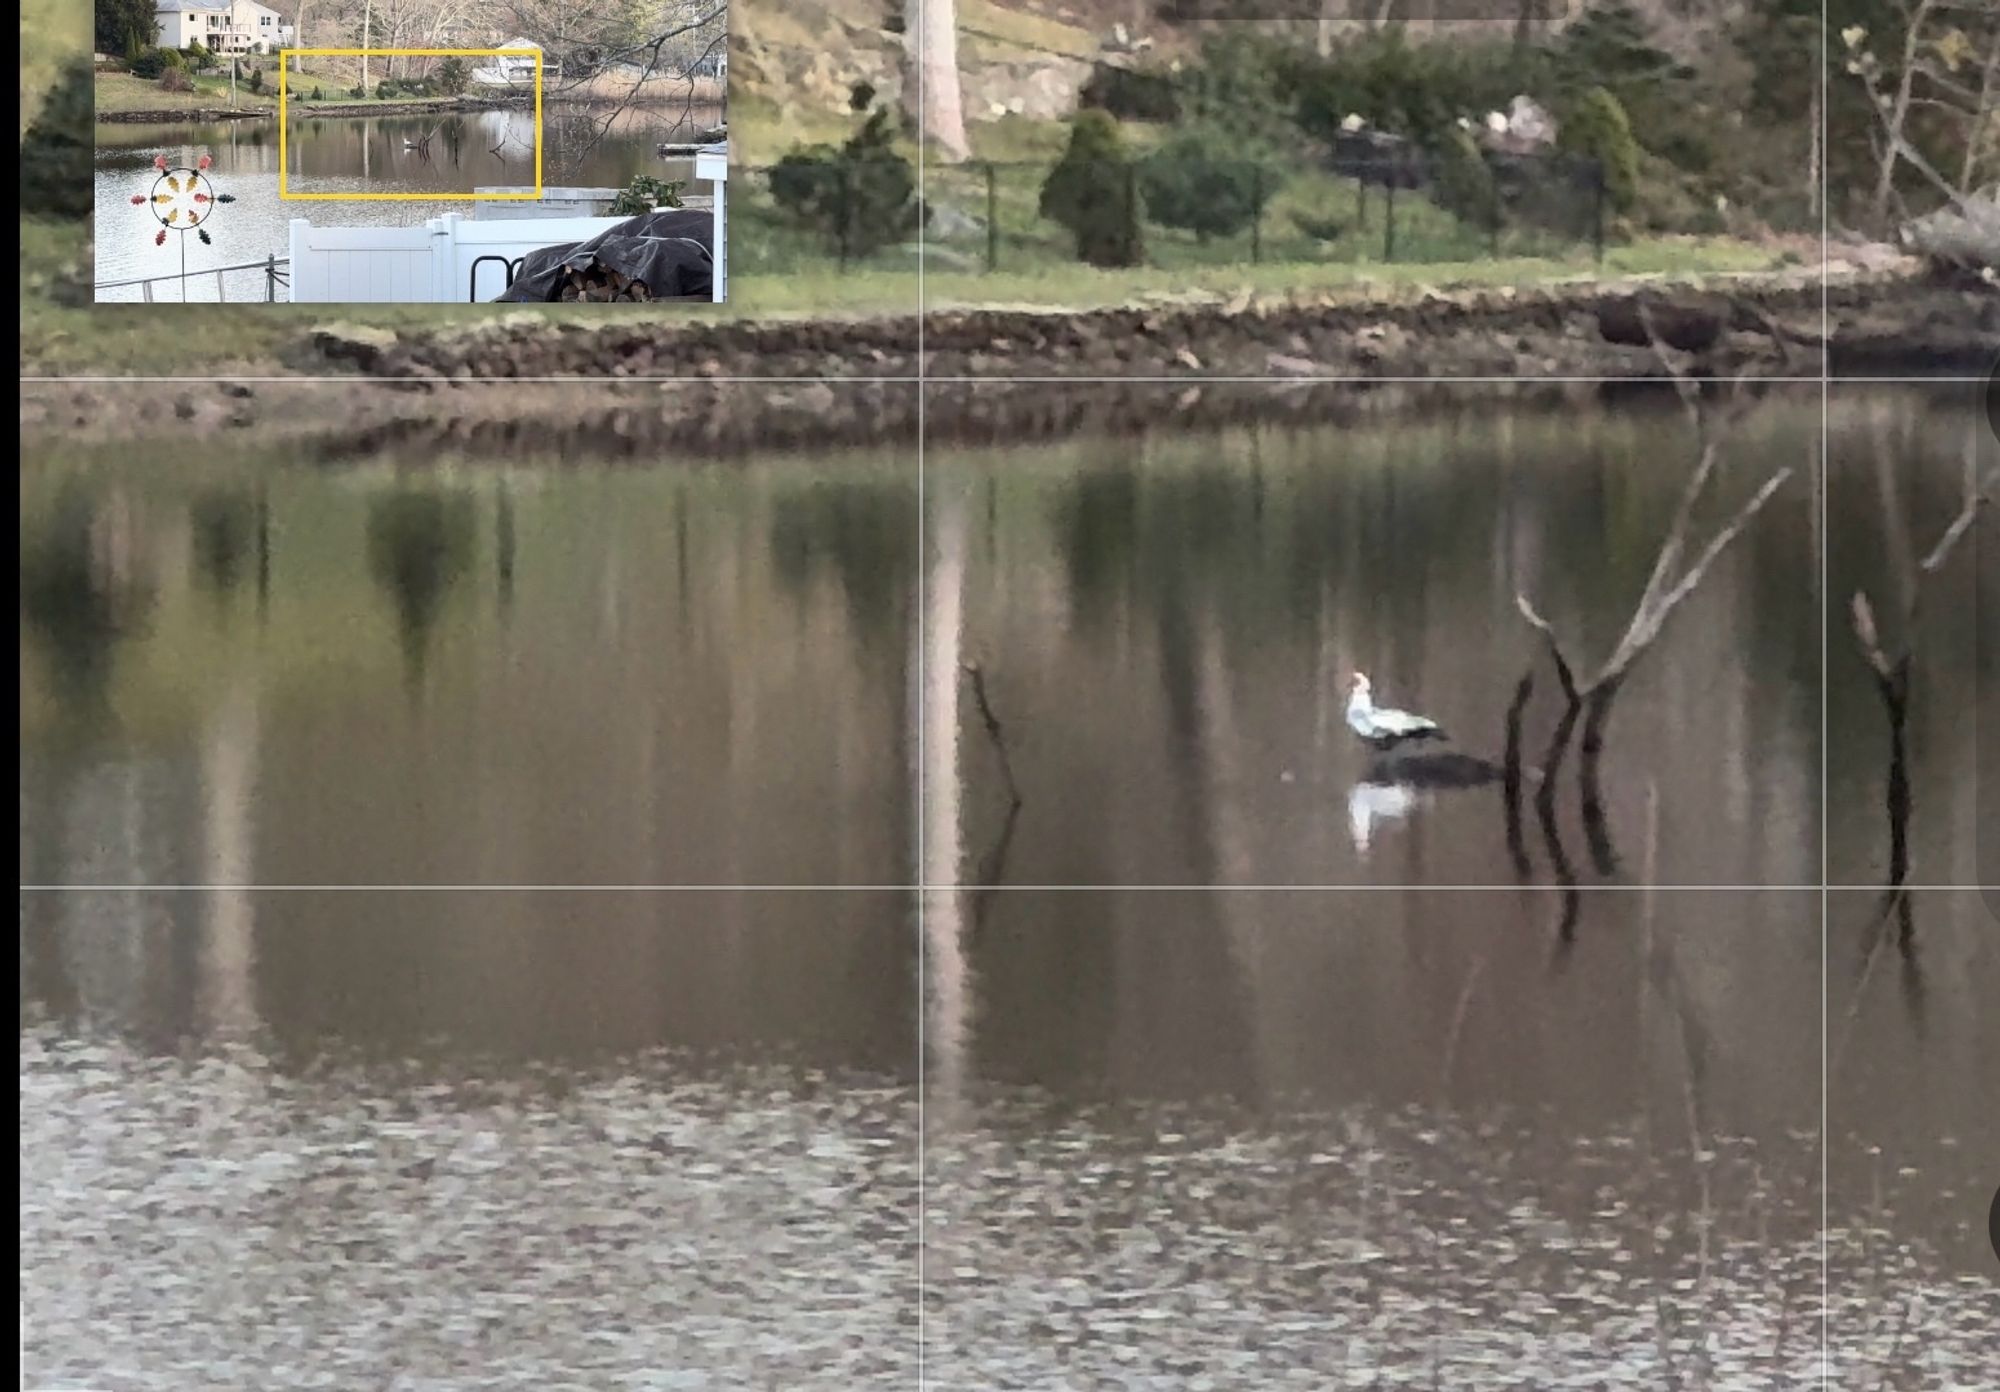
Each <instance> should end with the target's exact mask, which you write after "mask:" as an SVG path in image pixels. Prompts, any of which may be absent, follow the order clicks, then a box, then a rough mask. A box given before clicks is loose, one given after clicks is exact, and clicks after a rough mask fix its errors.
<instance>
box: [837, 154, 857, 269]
mask: <svg viewBox="0 0 2000 1392" xmlns="http://www.w3.org/2000/svg"><path fill="white" fill-rule="evenodd" d="M834 171H835V172H836V173H837V174H838V175H839V176H840V198H839V216H840V235H839V238H838V242H839V247H840V273H841V274H842V275H846V274H847V224H848V221H849V219H850V218H852V217H853V215H854V209H853V189H852V187H851V185H850V183H849V181H848V177H847V164H846V161H844V160H843V161H842V162H841V163H839V164H837V165H835V166H834Z"/></svg>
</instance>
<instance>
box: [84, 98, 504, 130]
mask: <svg viewBox="0 0 2000 1392" xmlns="http://www.w3.org/2000/svg"><path fill="white" fill-rule="evenodd" d="M519 104H520V103H518V102H513V101H507V100H503V99H500V98H493V97H456V98H450V97H440V98H427V99H419V100H413V101H386V102H384V101H374V102H360V101H345V102H331V101H329V102H308V101H301V100H299V99H298V98H297V97H293V98H292V99H291V100H290V101H288V102H287V103H286V106H287V108H288V114H290V115H291V116H292V117H293V118H294V119H305V118H310V117H320V116H423V115H428V114H430V113H432V112H439V111H446V112H449V111H499V110H502V109H503V108H505V107H508V106H514V105H519ZM277 115H278V108H277V107H276V106H263V107H254V108H245V107H221V106H219V107H179V108H175V109H169V110H153V111H106V112H101V113H99V115H98V117H97V119H98V120H100V121H104V122H113V123H123V124H128V125H131V124H146V125H170V124H174V123H176V122H187V123H188V124H191V125H192V124H199V123H202V122H206V121H264V120H274V119H276V117H277Z"/></svg>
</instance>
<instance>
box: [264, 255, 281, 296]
mask: <svg viewBox="0 0 2000 1392" xmlns="http://www.w3.org/2000/svg"><path fill="white" fill-rule="evenodd" d="M277 302H278V253H277V252H275V251H273V252H270V253H268V254H267V255H266V256H265V257H264V303H265V304H276V303H277Z"/></svg>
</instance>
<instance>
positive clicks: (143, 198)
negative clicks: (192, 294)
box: [132, 155, 236, 301]
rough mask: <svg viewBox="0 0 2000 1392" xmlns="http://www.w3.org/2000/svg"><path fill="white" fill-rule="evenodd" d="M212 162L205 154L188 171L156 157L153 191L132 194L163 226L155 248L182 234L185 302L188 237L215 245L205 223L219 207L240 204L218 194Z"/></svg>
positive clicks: (182, 279) (183, 295) (155, 237)
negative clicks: (210, 171) (172, 234)
mask: <svg viewBox="0 0 2000 1392" xmlns="http://www.w3.org/2000/svg"><path fill="white" fill-rule="evenodd" d="M210 163H211V161H210V160H209V157H208V156H207V155H203V156H202V157H201V158H200V159H198V160H196V161H195V166H194V168H192V169H188V168H185V167H180V166H175V165H170V164H169V163H167V157H166V156H165V155H155V156H154V157H153V168H154V169H155V170H156V171H157V173H156V175H155V176H154V179H153V187H152V190H151V191H150V192H148V193H135V194H133V195H132V202H133V203H135V204H143V205H145V206H146V207H148V208H150V209H151V210H152V214H153V220H154V221H156V222H158V223H159V224H160V230H159V231H158V232H156V233H154V234H153V245H154V246H165V245H166V244H167V233H169V232H178V233H179V234H180V244H181V299H182V300H183V301H185V300H186V299H187V234H188V233H190V232H192V233H194V234H195V235H196V236H197V237H199V238H201V241H202V245H203V246H210V245H213V243H214V241H215V239H214V238H213V237H211V236H209V235H208V228H207V227H205V226H203V225H202V224H204V223H206V222H208V221H209V220H210V219H211V218H213V217H214V216H215V209H216V207H217V205H218V204H222V203H233V202H235V201H236V200H235V198H234V197H233V196H232V195H230V194H227V193H217V192H216V191H215V185H214V184H212V183H210V182H209V178H208V166H209V164H210Z"/></svg>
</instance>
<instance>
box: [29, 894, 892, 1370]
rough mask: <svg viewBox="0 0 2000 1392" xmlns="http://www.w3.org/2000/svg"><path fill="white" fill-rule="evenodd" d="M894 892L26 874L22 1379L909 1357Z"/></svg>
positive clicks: (755, 1364)
mask: <svg viewBox="0 0 2000 1392" xmlns="http://www.w3.org/2000/svg"><path fill="white" fill-rule="evenodd" d="M914 917H915V915H914V912H913V905H912V901H911V900H910V898H909V896H907V895H904V894H901V893H886V894H885V893H875V892H860V893H832V894H825V893H795V892H775V893H771V892H765V893H750V894H742V893H735V894H710V893H701V892H687V893H665V894H662V893H642V894H633V893H602V894H600V893H559V894H536V893H509V894H494V893H487V892H480V891H474V892H448V893H443V892H441V893H429V892H422V891H418V892H387V893H368V892H362V893H351V892H302V893H283V892H278V893H272V892H251V891H236V890H225V891H214V892H173V891H164V892H160V891H154V892H145V893H132V892H127V891H65V892H57V893H43V894H35V893H28V894H23V895H22V898H21V950H22V958H21V964H22V965H21V970H22V993H21V1095H22V1098H23V1116H22V1130H21V1285H22V1295H21V1360H22V1363H21V1366H22V1377H23V1381H24V1383H25V1384H26V1385H28V1386H34V1387H56V1386H67V1387H118V1388H126V1389H133V1390H134V1392H140V1390H142V1389H160V1392H180V1390H181V1389H184V1388H186V1387H188V1386H189V1385H190V1384H196V1385H200V1386H204V1387H238V1386H251V1385H255V1384H258V1383H263V1384H267V1385H279V1386H287V1387H306V1386H312V1385H314V1384H315V1383H318V1384H321V1385H326V1386H340V1387H373V1386H385V1385H391V1384H394V1383H397V1382H411V1383H420V1384H422V1385H425V1386H430V1387H439V1388H453V1389H457V1388H471V1387H484V1386H491V1385H493V1383H494V1381H495V1380H496V1379H499V1380H501V1381H505V1382H509V1383H518V1384H521V1385H539V1386H551V1387H554V1386H578V1385H590V1386H597V1387H621V1386H674V1385H676V1384H678V1385H680V1386H686V1387H693V1386H698V1385H701V1384H702V1383H707V1384H708V1385H711V1386H730V1387H741V1386H779V1385H785V1386H799V1387H817V1388H826V1389H829V1392H833V1389H842V1390H843V1392H844V1390H845V1389H850V1388H871V1387H882V1388H889V1387H905V1388H907V1387H911V1386H914V1385H915V1380H916V1361H917V1337H916V1327H915V1320H914V1314H915V1299H916V1279H917V1260H916V1243H917V1165H916V1157H917V1115H916V1113H917V1109H916V1084H915V1079H916V1071H917V1066H916V1047H915V1033H914V1024H915V1000H914V989H913V987H914V981H915V968H914V965H913V958H914V946H915V936H914V932H913V927H912V924H913V920H914Z"/></svg>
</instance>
